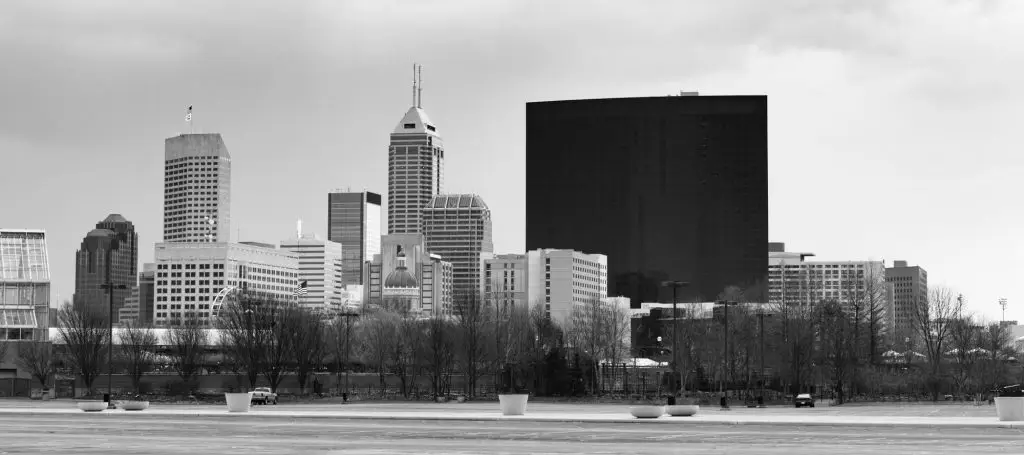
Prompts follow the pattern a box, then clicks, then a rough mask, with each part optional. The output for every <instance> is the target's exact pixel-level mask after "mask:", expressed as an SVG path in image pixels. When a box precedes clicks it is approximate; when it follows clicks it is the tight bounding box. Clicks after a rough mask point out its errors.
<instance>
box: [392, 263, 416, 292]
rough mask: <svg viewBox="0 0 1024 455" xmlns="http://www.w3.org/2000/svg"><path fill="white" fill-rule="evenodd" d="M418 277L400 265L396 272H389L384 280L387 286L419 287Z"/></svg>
mask: <svg viewBox="0 0 1024 455" xmlns="http://www.w3.org/2000/svg"><path fill="white" fill-rule="evenodd" d="M417 286H418V284H417V283H416V278H413V276H412V274H411V273H409V270H408V269H406V268H405V267H398V268H396V269H395V271H394V272H391V273H389V274H388V277H387V279H385V280H384V287H386V288H414V287H417Z"/></svg>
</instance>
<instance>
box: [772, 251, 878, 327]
mask: <svg viewBox="0 0 1024 455" xmlns="http://www.w3.org/2000/svg"><path fill="white" fill-rule="evenodd" d="M773 245H775V246H774V247H772V248H773V250H777V251H771V252H769V253H768V304H769V306H773V307H778V306H779V305H801V306H803V305H817V304H819V303H821V302H823V301H834V302H838V303H840V304H842V305H846V306H847V307H848V308H849V309H850V310H851V311H861V312H863V317H864V318H867V317H868V314H875V315H878V316H879V317H880V319H879V320H878V322H879V323H881V324H882V326H883V330H882V332H883V334H885V335H891V334H892V328H893V326H892V323H891V321H892V314H893V312H894V306H893V297H892V293H891V289H890V286H888V283H886V281H887V278H886V269H885V263H884V262H882V261H820V262H819V261H813V262H812V261H808V260H806V258H807V257H810V256H814V254H813V253H797V252H786V251H784V248H785V247H784V244H781V243H776V244H773ZM779 246H781V248H780V247H779Z"/></svg>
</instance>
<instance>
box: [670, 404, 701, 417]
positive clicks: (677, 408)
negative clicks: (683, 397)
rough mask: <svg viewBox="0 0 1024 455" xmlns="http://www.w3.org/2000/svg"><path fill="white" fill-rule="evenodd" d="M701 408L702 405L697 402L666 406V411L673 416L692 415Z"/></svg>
mask: <svg viewBox="0 0 1024 455" xmlns="http://www.w3.org/2000/svg"><path fill="white" fill-rule="evenodd" d="M699 410H700V406H697V405H695V404H679V405H673V406H665V413H666V414H668V415H670V416H672V417H690V416H692V415H696V414H697V411H699Z"/></svg>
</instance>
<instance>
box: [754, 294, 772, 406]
mask: <svg viewBox="0 0 1024 455" xmlns="http://www.w3.org/2000/svg"><path fill="white" fill-rule="evenodd" d="M765 317H771V313H765V312H764V308H763V307H761V308H760V310H759V311H758V312H757V319H758V325H759V327H758V332H760V335H761V395H760V396H759V397H758V403H757V404H758V406H760V407H764V382H765V375H764V318H765Z"/></svg>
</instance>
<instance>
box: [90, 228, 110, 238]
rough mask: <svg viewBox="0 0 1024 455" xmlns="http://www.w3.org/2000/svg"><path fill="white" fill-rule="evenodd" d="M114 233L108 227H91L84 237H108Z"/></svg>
mask: <svg viewBox="0 0 1024 455" xmlns="http://www.w3.org/2000/svg"><path fill="white" fill-rule="evenodd" d="M112 235H114V231H111V230H110V229H93V230H91V231H89V233H88V234H86V235H85V236H86V237H110V236H112Z"/></svg>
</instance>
